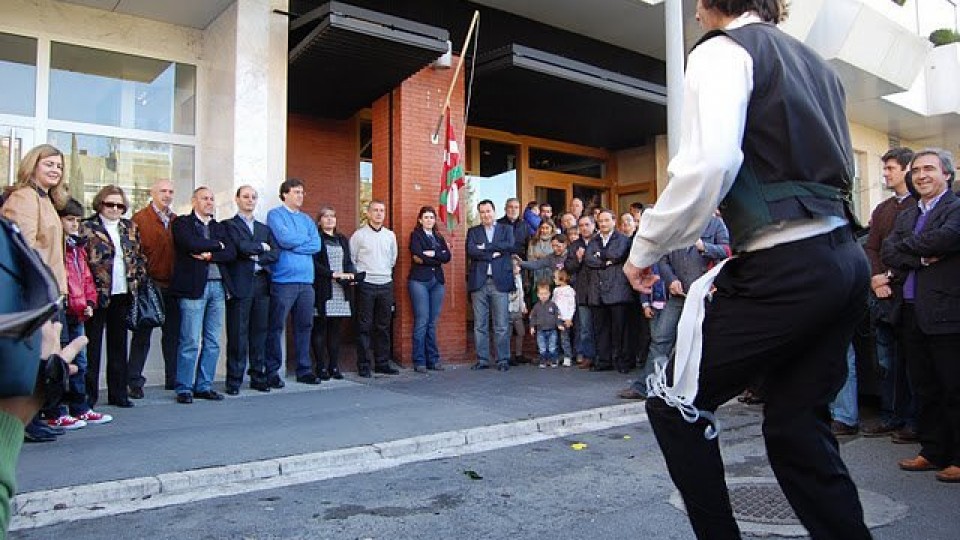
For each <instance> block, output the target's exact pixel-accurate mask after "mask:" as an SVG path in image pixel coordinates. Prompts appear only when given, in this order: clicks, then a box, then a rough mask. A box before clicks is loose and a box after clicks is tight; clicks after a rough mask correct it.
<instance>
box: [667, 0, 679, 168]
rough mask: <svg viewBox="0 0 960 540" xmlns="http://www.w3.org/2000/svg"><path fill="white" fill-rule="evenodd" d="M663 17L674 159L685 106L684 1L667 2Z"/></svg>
mask: <svg viewBox="0 0 960 540" xmlns="http://www.w3.org/2000/svg"><path fill="white" fill-rule="evenodd" d="M663 17H664V28H665V29H666V31H665V39H666V53H667V148H668V152H669V154H670V157H671V158H673V156H675V155H676V154H677V150H678V147H679V145H680V110H681V109H682V105H683V61H684V50H683V2H682V0H666V2H665V3H664V7H663Z"/></svg>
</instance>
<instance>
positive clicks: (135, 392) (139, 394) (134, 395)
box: [127, 388, 143, 399]
mask: <svg viewBox="0 0 960 540" xmlns="http://www.w3.org/2000/svg"><path fill="white" fill-rule="evenodd" d="M127 396H129V397H130V399H143V388H131V389H130V391H129V392H127Z"/></svg>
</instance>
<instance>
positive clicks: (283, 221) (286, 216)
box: [266, 178, 320, 388]
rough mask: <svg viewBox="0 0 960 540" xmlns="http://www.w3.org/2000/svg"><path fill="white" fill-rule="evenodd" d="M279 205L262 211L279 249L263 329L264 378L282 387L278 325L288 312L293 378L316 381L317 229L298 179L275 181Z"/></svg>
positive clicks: (281, 338)
mask: <svg viewBox="0 0 960 540" xmlns="http://www.w3.org/2000/svg"><path fill="white" fill-rule="evenodd" d="M280 200H281V201H282V202H283V204H281V205H280V206H278V207H276V208H274V209H273V210H270V212H269V213H268V214H267V226H269V227H270V230H271V231H273V236H274V237H275V238H276V240H277V246H278V247H279V248H280V249H279V251H280V253H279V255H280V256H279V258H278V259H277V262H276V263H274V265H273V276H272V277H273V282H272V283H271V284H270V330H269V332H268V333H267V365H266V378H267V383H268V384H269V385H270V387H272V388H283V386H284V383H283V379H281V378H280V373H279V371H280V366H282V365H283V353H282V352H281V349H280V344H281V343H282V342H283V328H284V324H285V323H286V321H287V316H288V315H291V316H292V317H291V324H292V325H293V343H294V347H295V351H294V352H295V354H296V358H297V382H301V383H304V384H320V379H318V378H317V376H316V375H315V374H314V373H313V365H312V362H311V361H310V331H311V330H312V329H313V303H314V291H313V254H314V253H316V252H318V251H320V233H319V232H318V231H317V226H316V225H315V224H314V223H313V220H312V219H310V216H308V215H306V214H304V213H303V212H301V211H300V209H301V208H302V207H303V182H302V181H300V180H298V179H296V178H291V179H289V180H287V181H286V182H284V183H282V184H280Z"/></svg>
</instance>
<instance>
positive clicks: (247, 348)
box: [223, 186, 280, 396]
mask: <svg viewBox="0 0 960 540" xmlns="http://www.w3.org/2000/svg"><path fill="white" fill-rule="evenodd" d="M258 197H259V196H258V194H257V190H255V189H253V187H251V186H240V188H238V189H237V195H236V203H237V215H235V216H233V217H232V218H230V219H228V220H226V221H224V222H223V225H224V227H225V228H226V230H227V235H229V236H230V241H231V242H233V245H234V247H235V248H236V250H237V258H236V260H234V261H233V262H231V263H230V264H228V265H227V273H228V274H230V281H231V282H232V283H233V288H234V292H235V294H233V295H232V296H231V297H230V298H229V299H228V300H227V394H229V395H231V396H235V395H237V394H238V393H240V386H241V385H242V384H243V370H244V369H245V368H246V366H247V358H249V359H250V388H253V389H254V390H259V391H261V392H269V391H270V384H269V383H268V381H267V370H266V364H265V362H266V356H265V354H266V344H267V329H268V327H269V322H270V273H269V272H268V270H267V268H268V267H269V265H270V264H273V263H274V262H275V261H276V260H277V259H278V258H279V257H280V251H279V250H278V249H277V243H276V239H274V237H273V233H272V232H271V231H270V227H268V226H267V225H265V224H264V223H261V222H259V221H257V220H256V219H254V217H253V211H254V210H255V209H256V208H257V199H258Z"/></svg>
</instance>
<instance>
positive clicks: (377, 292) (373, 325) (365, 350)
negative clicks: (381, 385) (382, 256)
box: [356, 282, 393, 369]
mask: <svg viewBox="0 0 960 540" xmlns="http://www.w3.org/2000/svg"><path fill="white" fill-rule="evenodd" d="M356 295H357V368H358V369H359V368H365V367H366V368H369V367H370V366H371V362H373V365H376V366H385V365H387V362H389V361H390V360H391V359H390V318H391V317H392V316H393V282H390V283H387V284H385V285H371V284H369V283H361V284H359V285H357V291H356ZM371 340H372V341H371Z"/></svg>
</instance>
